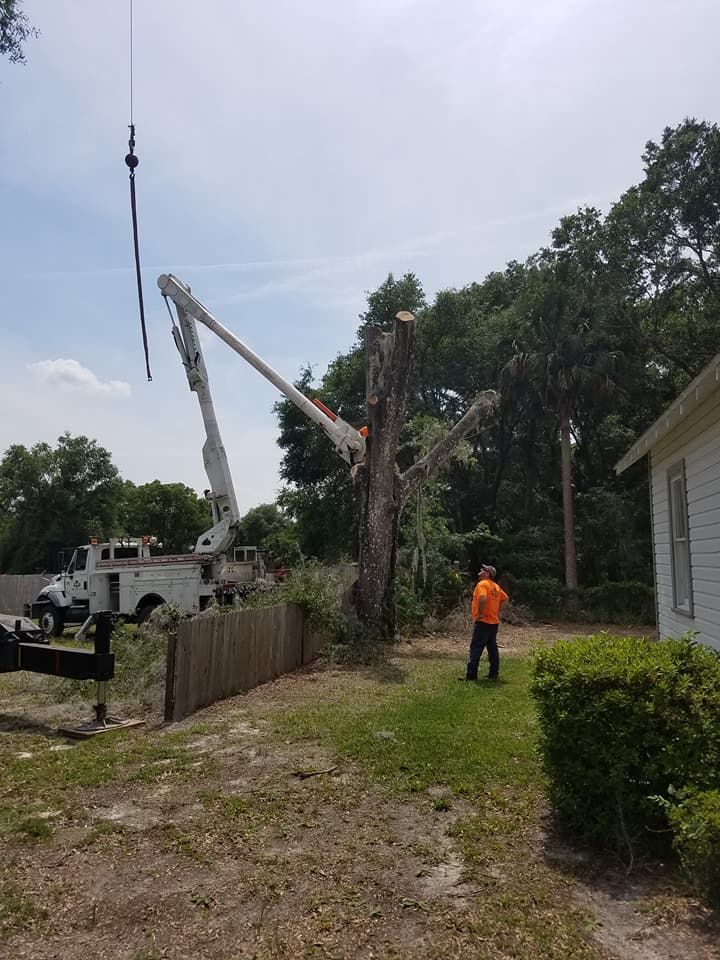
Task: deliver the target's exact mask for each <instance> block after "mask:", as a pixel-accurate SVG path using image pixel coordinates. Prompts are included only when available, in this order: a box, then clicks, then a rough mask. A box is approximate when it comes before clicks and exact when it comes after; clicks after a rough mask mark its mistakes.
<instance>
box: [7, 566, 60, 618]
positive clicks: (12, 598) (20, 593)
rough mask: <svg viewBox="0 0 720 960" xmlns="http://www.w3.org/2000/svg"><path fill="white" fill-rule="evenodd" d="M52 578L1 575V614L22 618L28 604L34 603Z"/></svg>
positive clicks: (29, 575) (31, 575) (32, 575)
mask: <svg viewBox="0 0 720 960" xmlns="http://www.w3.org/2000/svg"><path fill="white" fill-rule="evenodd" d="M50 579H51V578H50V577H49V576H48V577H44V576H40V575H36V574H28V575H25V574H13V573H3V574H0V613H11V614H15V615H16V616H22V612H23V608H24V606H25V604H26V603H33V602H34V601H35V600H37V595H38V594H39V593H40V591H41V590H42V588H43V587H46V586H47V585H48V583H49V582H50Z"/></svg>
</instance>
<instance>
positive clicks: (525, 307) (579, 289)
mask: <svg viewBox="0 0 720 960" xmlns="http://www.w3.org/2000/svg"><path fill="white" fill-rule="evenodd" d="M576 280H577V277H576V276H574V275H573V271H572V270H568V264H567V261H561V260H559V259H558V258H556V257H554V256H553V255H552V254H551V253H550V254H548V252H547V251H546V252H545V254H544V257H543V259H541V260H538V261H537V262H536V263H535V264H534V265H533V267H532V269H531V271H530V280H529V284H528V288H527V289H526V292H525V294H524V296H523V297H522V298H521V300H520V303H519V310H518V313H519V320H520V324H521V329H520V331H519V335H518V336H517V337H516V339H515V340H514V341H513V356H512V357H511V359H510V360H509V361H508V362H507V363H506V364H505V366H504V368H503V371H502V380H503V384H504V387H505V390H509V391H511V392H512V393H514V394H515V395H522V394H525V395H526V396H529V397H530V398H531V399H533V398H534V400H535V402H538V403H541V404H544V405H545V406H546V407H549V408H550V409H551V410H552V412H553V414H554V415H555V416H556V417H557V423H558V431H559V438H560V461H561V478H562V503H563V529H564V542H565V585H566V586H567V587H568V588H569V589H570V590H575V589H576V588H577V586H578V577H577V558H576V550H575V517H574V508H573V482H572V448H573V418H574V416H575V413H576V411H577V409H578V405H579V403H580V401H581V400H582V401H584V402H588V401H590V402H592V403H597V402H601V401H602V399H603V398H606V397H608V396H611V395H613V394H615V393H616V392H617V382H616V378H615V367H616V361H617V356H618V355H617V352H616V351H614V350H613V349H612V348H611V342H610V337H609V335H608V331H607V329H606V328H605V325H604V324H603V323H602V321H601V320H600V319H599V318H598V316H597V309H596V307H595V306H594V304H593V302H592V298H591V297H588V295H587V294H588V291H587V289H586V288H585V286H584V285H579V284H577V283H576V282H575V281H576ZM504 392H505V391H504Z"/></svg>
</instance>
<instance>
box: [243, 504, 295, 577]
mask: <svg viewBox="0 0 720 960" xmlns="http://www.w3.org/2000/svg"><path fill="white" fill-rule="evenodd" d="M296 527H297V524H296V523H295V521H294V520H292V518H291V517H289V516H288V515H287V513H286V512H285V511H284V510H283V509H282V508H281V507H280V506H278V504H276V503H261V504H259V505H258V506H257V507H251V509H250V510H248V512H247V513H246V514H245V516H244V517H242V519H241V520H240V525H239V527H238V534H237V542H238V544H247V545H251V546H256V547H258V549H260V550H265V551H266V555H267V561H268V562H269V563H270V564H281V565H282V566H294V565H296V564H297V563H298V562H299V561H300V560H301V559H302V553H301V550H300V544H299V543H298V539H297V530H296Z"/></svg>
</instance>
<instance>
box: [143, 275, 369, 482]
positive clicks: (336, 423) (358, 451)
mask: <svg viewBox="0 0 720 960" xmlns="http://www.w3.org/2000/svg"><path fill="white" fill-rule="evenodd" d="M157 282H158V287H160V290H161V291H162V294H163V296H164V297H169V298H170V299H171V300H172V301H173V303H174V304H175V306H176V307H177V309H178V314H180V313H181V312H184V313H186V314H188V315H189V316H190V317H193V318H194V319H195V320H198V321H199V322H200V323H202V324H204V325H205V326H206V327H207V328H208V329H209V330H212V332H213V333H214V334H215V335H216V336H218V337H219V338H220V339H221V340H224V341H225V343H226V344H227V345H228V346H229V347H231V348H232V349H233V350H234V351H235V352H236V353H239V354H240V356H241V357H242V358H243V359H244V360H247V362H248V363H249V364H250V365H251V366H252V367H255V369H256V370H257V371H258V373H261V374H262V375H263V377H265V379H266V380H269V381H270V383H272V384H274V386H276V387H277V388H278V390H279V391H280V392H281V393H284V394H285V396H286V397H287V398H288V400H291V401H292V402H293V403H294V404H295V406H296V407H298V408H299V409H300V410H302V412H303V413H304V414H305V416H306V417H309V418H310V419H311V420H312V421H313V422H314V423H316V424H317V425H318V426H319V427H320V429H321V430H323V431H324V432H325V433H326V434H327V436H328V437H329V438H330V440H331V441H332V443H333V446H334V447H335V451H336V452H337V453H338V455H339V456H341V457H342V458H343V460H345V461H346V463H348V464H349V465H350V466H351V467H353V466H355V465H356V464H358V463H362V462H363V460H364V459H365V437H363V436H362V435H361V434H360V432H359V431H358V430H356V429H355V428H354V427H352V426H350V424H349V423H346V422H345V421H344V420H343V419H341V418H340V417H336V418H335V420H332V419H331V418H330V417H329V416H328V415H327V414H326V413H324V412H323V411H322V410H320V409H319V407H316V406H315V404H314V403H313V402H312V400H309V399H308V398H307V397H306V396H305V395H304V394H302V393H300V391H299V390H298V389H297V387H295V386H293V384H292V383H288V381H287V380H285V378H284V377H281V376H280V374H279V373H277V371H275V370H273V368H272V367H270V366H268V364H267V363H265V361H264V360H262V359H261V358H260V357H258V355H257V354H256V353H253V351H252V350H251V349H250V347H248V346H246V345H245V344H244V343H243V342H242V340H239V339H238V338H237V337H236V336H235V334H233V333H231V332H230V331H229V330H228V329H227V328H226V327H224V326H223V325H222V324H221V323H220V322H219V321H218V320H216V319H215V317H213V315H212V314H211V313H210V312H209V311H208V310H207V309H206V308H205V307H204V306H203V305H202V304H201V303H200V301H199V300H196V299H195V297H193V295H192V294H191V293H190V290H189V289H188V288H187V287H186V286H185V284H183V283H182V282H181V281H180V280H178V279H177V277H174V276H173V275H172V274H168V273H163V274H161V276H159V277H158V281H157ZM191 389H193V388H192V387H191Z"/></svg>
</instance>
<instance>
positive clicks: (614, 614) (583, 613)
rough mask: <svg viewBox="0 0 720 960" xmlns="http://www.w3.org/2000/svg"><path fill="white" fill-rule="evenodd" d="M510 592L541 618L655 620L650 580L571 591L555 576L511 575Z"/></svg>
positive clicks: (611, 583)
mask: <svg viewBox="0 0 720 960" xmlns="http://www.w3.org/2000/svg"><path fill="white" fill-rule="evenodd" d="M508 593H509V594H510V596H511V597H512V599H513V600H514V601H515V602H516V603H520V604H522V605H523V606H526V607H529V608H530V610H531V611H532V612H533V614H534V615H535V616H536V617H538V618H539V619H541V620H567V619H570V620H574V621H580V622H583V621H584V622H595V623H640V624H652V623H654V622H655V591H654V589H653V587H652V586H651V585H650V584H647V583H639V582H637V583H636V582H627V583H621V582H607V583H602V584H599V585H597V586H594V587H579V588H578V589H577V590H574V591H571V590H568V589H567V587H565V586H564V584H562V583H561V582H560V580H557V579H555V578H554V577H540V578H537V579H534V580H515V581H513V580H512V578H509V579H508Z"/></svg>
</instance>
